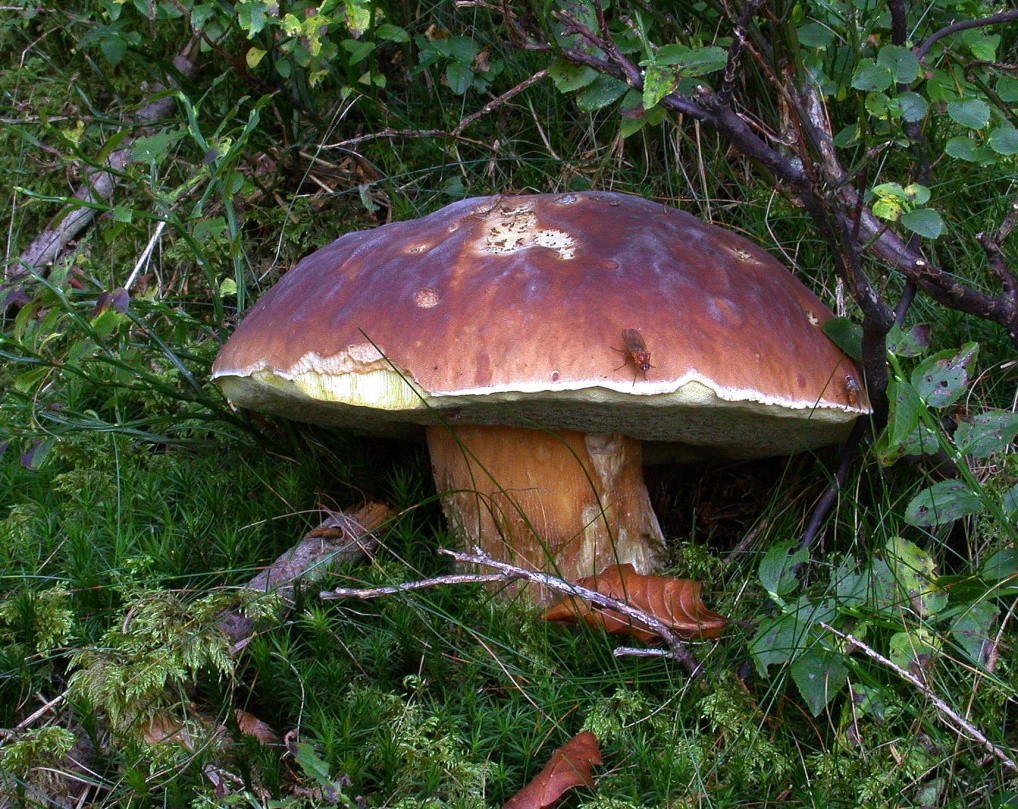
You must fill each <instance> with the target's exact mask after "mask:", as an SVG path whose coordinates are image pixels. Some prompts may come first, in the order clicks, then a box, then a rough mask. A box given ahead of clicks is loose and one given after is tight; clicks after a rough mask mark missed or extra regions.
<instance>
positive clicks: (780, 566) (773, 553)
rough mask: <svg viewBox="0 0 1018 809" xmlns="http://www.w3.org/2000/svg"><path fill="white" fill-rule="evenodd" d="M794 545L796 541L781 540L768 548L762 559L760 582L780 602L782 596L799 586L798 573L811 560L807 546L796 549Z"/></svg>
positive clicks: (759, 573)
mask: <svg viewBox="0 0 1018 809" xmlns="http://www.w3.org/2000/svg"><path fill="white" fill-rule="evenodd" d="M794 546H795V543H794V542H781V543H779V544H777V545H775V546H774V547H773V548H771V549H770V550H768V551H767V553H766V554H764V557H763V559H761V560H760V568H759V572H758V575H759V576H760V583H761V584H762V585H763V586H764V589H765V590H766V591H767V592H768V593H769V594H770V595H771V597H773V598H775V600H777V601H779V602H780V601H782V596H786V595H788V594H789V593H791V592H792V591H793V590H795V588H796V587H798V586H799V580H798V578H796V574H797V572H798V569H799V568H800V567H801V566H802V565H803V564H804V563H805V562H807V561H809V551H808V550H807V549H805V548H800V549H798V550H794Z"/></svg>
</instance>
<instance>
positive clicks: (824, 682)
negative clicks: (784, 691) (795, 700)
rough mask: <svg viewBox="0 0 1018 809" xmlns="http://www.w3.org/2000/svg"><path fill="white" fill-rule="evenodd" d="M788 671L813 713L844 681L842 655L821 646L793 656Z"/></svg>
mask: <svg viewBox="0 0 1018 809" xmlns="http://www.w3.org/2000/svg"><path fill="white" fill-rule="evenodd" d="M791 673H792V679H793V680H794V681H795V684H796V686H798V688H799V693H800V694H802V696H803V699H805V700H806V704H807V705H808V706H809V709H810V712H811V713H812V714H813V716H819V714H820V712H821V711H823V709H824V708H825V707H827V703H828V702H830V701H831V700H832V699H833V698H834V697H835V696H837V695H838V693H839V692H840V691H841V689H842V688H844V687H845V683H846V682H848V669H847V668H845V664H844V662H843V659H842V655H840V654H837V653H835V652H829V651H825V650H821V649H810V650H809V651H807V652H804V653H803V654H802V655H801V656H799V657H798V658H796V660H795V662H794V663H792V666H791Z"/></svg>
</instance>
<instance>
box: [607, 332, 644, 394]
mask: <svg viewBox="0 0 1018 809" xmlns="http://www.w3.org/2000/svg"><path fill="white" fill-rule="evenodd" d="M622 343H623V345H624V346H625V348H614V346H613V347H612V348H613V350H615V351H618V352H619V353H621V354H623V355H624V356H625V358H626V359H625V362H623V363H622V365H620V366H619V368H622V367H623V366H625V364H626V363H627V362H632V363H633V365H635V366H636V374H640V373H642V374H643V378H644V379H646V378H647V371H649V370H650V369H651V368H653V367H654V366H653V365H651V364H650V351H648V350H647V344H646V343H645V342H644V341H643V335H642V334H640V330H639V329H623V330H622ZM619 368H616V369H615V370H616V371H617V370H619ZM636 374H633V384H636Z"/></svg>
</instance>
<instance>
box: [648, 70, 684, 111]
mask: <svg viewBox="0 0 1018 809" xmlns="http://www.w3.org/2000/svg"><path fill="white" fill-rule="evenodd" d="M681 77H682V76H681V73H680V72H679V70H678V69H677V68H674V67H671V66H667V67H664V66H660V65H651V66H650V67H648V68H647V72H646V73H645V74H644V77H643V108H644V109H647V110H649V109H653V108H654V107H656V106H657V105H658V104H659V103H660V101H661V99H662V98H664V97H665V96H666V95H668V94H669V93H671V92H673V91H674V90H675V88H676V87H678V86H679V80H680V79H681Z"/></svg>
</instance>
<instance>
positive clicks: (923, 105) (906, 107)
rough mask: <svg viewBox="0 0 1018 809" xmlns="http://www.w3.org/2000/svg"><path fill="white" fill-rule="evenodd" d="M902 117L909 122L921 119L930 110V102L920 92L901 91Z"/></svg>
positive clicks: (899, 100) (899, 97) (899, 99)
mask: <svg viewBox="0 0 1018 809" xmlns="http://www.w3.org/2000/svg"><path fill="white" fill-rule="evenodd" d="M898 103H899V104H900V105H901V117H902V118H904V119H905V120H906V121H908V122H909V123H915V122H916V121H921V120H922V119H923V118H925V117H926V115H927V114H928V113H929V111H930V105H929V102H928V101H927V100H926V99H925V98H923V97H922V96H921V95H919V94H918V93H912V92H908V93H901V94H900V95H899V96H898Z"/></svg>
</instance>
